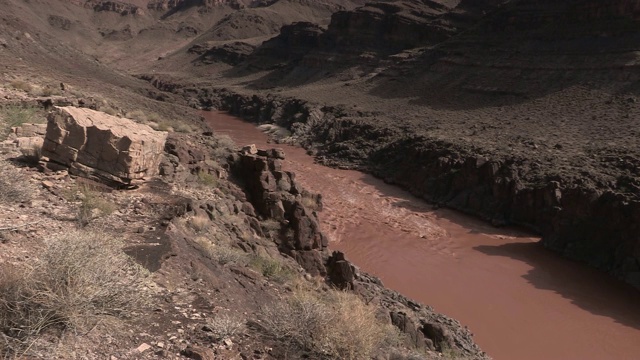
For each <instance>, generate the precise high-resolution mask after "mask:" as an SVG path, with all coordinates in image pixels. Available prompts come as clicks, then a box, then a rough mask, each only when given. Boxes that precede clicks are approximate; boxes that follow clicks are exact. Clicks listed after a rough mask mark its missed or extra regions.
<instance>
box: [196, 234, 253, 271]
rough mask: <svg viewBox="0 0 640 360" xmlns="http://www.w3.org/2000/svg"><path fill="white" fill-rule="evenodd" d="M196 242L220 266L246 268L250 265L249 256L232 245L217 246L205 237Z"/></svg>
mask: <svg viewBox="0 0 640 360" xmlns="http://www.w3.org/2000/svg"><path fill="white" fill-rule="evenodd" d="M195 241H196V243H198V244H199V245H200V246H201V247H202V249H203V250H204V251H205V253H206V254H207V255H208V256H209V257H210V258H211V259H212V260H214V261H215V262H217V263H218V264H220V265H227V264H233V265H240V266H244V265H247V264H248V263H249V254H247V253H246V252H244V251H242V250H240V249H238V248H235V247H232V246H231V245H230V244H215V243H213V242H212V241H210V240H209V239H207V238H205V237H197V238H196V239H195Z"/></svg>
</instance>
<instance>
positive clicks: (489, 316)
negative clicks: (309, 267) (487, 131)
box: [205, 112, 640, 360]
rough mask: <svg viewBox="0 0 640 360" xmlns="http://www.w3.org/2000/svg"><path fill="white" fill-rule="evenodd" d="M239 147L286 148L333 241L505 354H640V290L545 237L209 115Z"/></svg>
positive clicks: (598, 358)
mask: <svg viewBox="0 0 640 360" xmlns="http://www.w3.org/2000/svg"><path fill="white" fill-rule="evenodd" d="M205 117H206V118H207V120H208V122H209V124H210V126H211V127H212V128H213V129H214V130H215V131H216V132H217V133H222V134H227V135H229V136H230V137H231V138H232V139H233V140H234V141H235V142H236V143H237V144H238V145H240V146H242V145H247V144H256V146H258V148H267V147H280V148H283V149H284V150H285V152H286V155H287V159H286V160H285V161H284V166H285V168H286V169H287V170H290V171H293V172H295V173H296V179H297V180H298V181H299V182H300V183H301V184H302V185H303V186H304V187H305V188H306V189H308V190H309V191H312V192H318V193H321V194H322V195H323V201H324V210H323V211H322V212H321V213H320V220H321V223H322V228H323V231H324V232H325V233H326V234H327V235H328V236H329V238H330V245H329V247H330V249H334V250H341V251H343V252H344V253H345V254H346V255H347V257H348V258H349V259H350V260H351V261H353V262H354V263H355V264H357V265H358V266H359V267H360V268H361V269H363V270H364V271H367V272H369V273H372V274H374V275H376V276H378V277H379V278H380V279H382V281H383V283H384V284H385V285H386V286H388V287H390V288H392V289H394V290H397V291H399V292H401V293H402V294H404V295H406V296H408V297H410V298H413V299H416V300H418V301H420V302H422V303H425V304H428V305H431V306H432V307H434V308H435V310H436V311H438V312H441V313H444V314H447V315H449V316H451V317H453V318H455V319H457V320H459V321H460V322H461V323H462V324H463V325H465V326H468V327H469V328H470V329H471V330H472V332H473V333H474V339H475V341H476V342H477V343H478V344H479V345H480V346H481V347H482V349H483V350H484V351H486V352H487V353H488V354H489V355H490V356H492V357H493V358H495V359H497V360H512V359H523V360H528V359H531V360H541V359H559V360H572V359H575V360H588V359H594V360H603V359H638V358H640V292H638V291H636V290H634V289H631V288H630V287H628V286H626V285H624V284H621V283H619V282H617V281H614V280H612V279H611V278H610V277H608V276H606V275H604V274H602V273H600V272H598V271H596V270H594V269H591V268H588V267H586V266H584V265H582V264H578V263H574V262H572V261H569V260H567V259H564V258H561V257H560V256H558V255H556V254H555V253H552V252H550V251H547V250H546V249H544V248H543V247H542V246H541V245H540V244H538V240H539V238H537V237H536V236H534V235H532V234H529V233H526V232H523V231H519V230H516V229H508V228H495V227H492V226H491V225H488V224H486V223H484V222H481V221H478V220H476V219H474V218H471V217H469V216H465V215H462V214H460V213H457V212H455V211H452V210H446V209H439V210H432V207H431V206H430V205H429V204H428V203H426V202H424V201H422V200H421V199H419V198H416V197H414V196H412V195H411V194H409V193H407V192H405V191H403V190H400V189H399V188H397V187H395V186H391V185H388V184H385V183H384V182H383V181H381V180H379V179H376V178H374V177H372V176H370V175H367V174H363V173H361V172H358V171H350V170H338V169H332V168H328V167H325V166H322V165H318V164H315V163H314V161H313V158H312V157H310V156H308V155H307V154H306V152H305V150H304V149H301V148H297V147H292V146H287V145H275V144H268V143H267V142H268V137H267V135H265V134H264V133H263V132H261V131H260V130H259V129H258V128H257V127H256V126H255V124H251V123H247V122H244V121H242V120H240V119H238V118H235V117H232V116H229V115H227V114H224V113H216V112H211V113H206V114H205Z"/></svg>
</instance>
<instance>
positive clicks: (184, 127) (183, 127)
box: [174, 122, 193, 133]
mask: <svg viewBox="0 0 640 360" xmlns="http://www.w3.org/2000/svg"><path fill="white" fill-rule="evenodd" d="M174 128H175V131H177V132H180V133H192V132H193V128H192V127H191V125H189V124H187V123H183V122H178V123H177V124H176V125H175V126H174Z"/></svg>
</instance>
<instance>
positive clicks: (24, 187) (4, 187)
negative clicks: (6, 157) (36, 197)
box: [0, 161, 33, 203]
mask: <svg viewBox="0 0 640 360" xmlns="http://www.w3.org/2000/svg"><path fill="white" fill-rule="evenodd" d="M32 193H33V188H32V186H30V183H29V181H28V180H27V178H26V176H24V175H23V174H22V173H21V172H20V171H19V170H18V169H17V168H16V167H14V166H13V165H11V164H10V163H8V162H6V161H0V203H16V202H20V201H25V200H29V199H31V195H32Z"/></svg>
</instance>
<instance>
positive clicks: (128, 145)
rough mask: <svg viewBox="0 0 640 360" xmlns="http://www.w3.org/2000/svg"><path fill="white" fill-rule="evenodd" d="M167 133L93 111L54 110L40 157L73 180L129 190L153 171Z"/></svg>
mask: <svg viewBox="0 0 640 360" xmlns="http://www.w3.org/2000/svg"><path fill="white" fill-rule="evenodd" d="M166 139H167V133H166V132H162V131H155V130H153V129H152V128H151V127H149V126H147V125H142V124H138V123H135V122H133V121H131V120H128V119H123V118H118V117H115V116H111V115H108V114H105V113H102V112H99V111H95V110H91V109H87V108H76V107H70V106H69V107H54V109H53V110H52V111H51V112H50V113H49V117H48V123H47V133H46V136H45V140H44V144H43V147H42V155H43V156H45V157H47V158H48V159H49V161H50V162H53V163H54V164H58V165H62V166H64V167H67V168H69V172H70V173H72V174H75V175H80V176H85V177H89V178H94V179H96V180H99V181H102V182H105V183H108V184H109V185H114V186H129V185H132V184H133V183H135V182H139V181H143V180H145V179H148V178H149V177H151V176H154V175H156V174H157V172H158V165H159V163H160V161H161V155H162V153H163V149H164V144H165V141H166Z"/></svg>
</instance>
